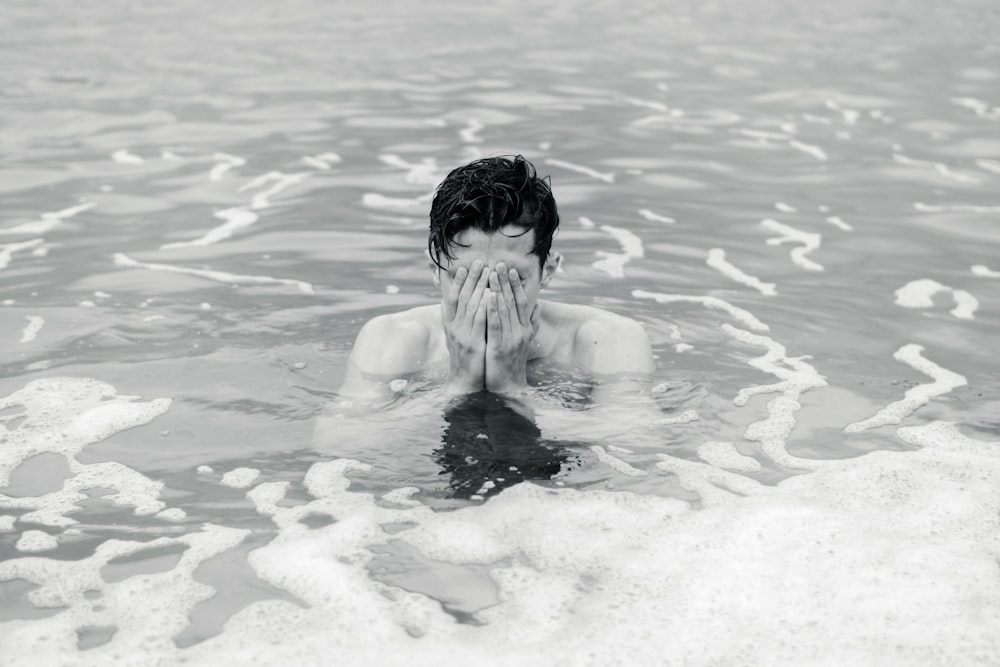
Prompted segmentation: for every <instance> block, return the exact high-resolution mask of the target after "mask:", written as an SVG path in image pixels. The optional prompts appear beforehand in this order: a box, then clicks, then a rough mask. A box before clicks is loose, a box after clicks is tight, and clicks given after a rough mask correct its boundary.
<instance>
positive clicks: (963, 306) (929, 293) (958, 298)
mask: <svg viewBox="0 0 1000 667" xmlns="http://www.w3.org/2000/svg"><path fill="white" fill-rule="evenodd" d="M939 292H951V293H952V298H953V299H954V300H955V307H954V308H953V309H952V311H951V314H952V315H954V316H955V317H957V318H959V319H963V320H971V319H973V318H974V317H975V312H976V310H977V309H978V308H979V301H978V299H976V297H974V296H972V295H971V294H969V293H968V292H966V291H965V290H957V289H952V288H951V287H948V286H947V285H942V284H941V283H939V282H938V281H936V280H931V279H929V278H922V279H920V280H911V281H910V282H908V283H906V284H905V285H903V286H902V287H900V288H899V289H898V290H896V305H897V306H903V307H904V308H930V307H932V306H933V305H934V295H935V294H938V293H939Z"/></svg>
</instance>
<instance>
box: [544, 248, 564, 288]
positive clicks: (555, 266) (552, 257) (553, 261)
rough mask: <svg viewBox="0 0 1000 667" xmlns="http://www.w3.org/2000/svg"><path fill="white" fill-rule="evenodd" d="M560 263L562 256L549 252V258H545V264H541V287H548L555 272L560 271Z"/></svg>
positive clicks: (552, 251)
mask: <svg viewBox="0 0 1000 667" xmlns="http://www.w3.org/2000/svg"><path fill="white" fill-rule="evenodd" d="M562 262H563V256H562V255H560V254H559V253H558V252H556V251H555V250H550V251H549V256H548V257H546V258H545V263H544V264H542V285H541V286H542V287H548V285H549V283H550V282H552V278H553V277H554V276H555V275H556V272H557V271H561V270H562Z"/></svg>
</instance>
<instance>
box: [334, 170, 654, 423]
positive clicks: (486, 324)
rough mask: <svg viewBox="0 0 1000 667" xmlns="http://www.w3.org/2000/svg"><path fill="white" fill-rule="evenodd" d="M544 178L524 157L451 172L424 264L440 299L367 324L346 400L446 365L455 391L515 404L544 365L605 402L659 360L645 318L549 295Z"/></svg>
mask: <svg viewBox="0 0 1000 667" xmlns="http://www.w3.org/2000/svg"><path fill="white" fill-rule="evenodd" d="M558 227H559V214H558V212H557V210H556V202H555V199H554V198H553V196H552V191H551V189H550V187H549V184H548V183H547V182H546V180H544V179H541V178H538V176H537V175H536V173H535V169H534V167H533V166H532V165H531V163H530V162H528V161H527V160H526V159H524V158H523V157H521V156H519V155H518V156H514V157H489V158H484V159H480V160H476V161H474V162H472V163H470V164H467V165H465V166H462V167H458V168H457V169H455V170H453V171H452V172H451V173H450V174H448V176H447V177H446V178H445V179H444V181H442V182H441V184H440V185H439V186H438V188H437V191H436V193H435V195H434V200H433V202H432V204H431V211H430V235H429V238H428V243H427V252H428V259H429V262H428V266H429V268H430V271H431V278H432V280H433V281H434V284H435V285H436V286H437V287H438V288H439V289H440V292H441V303H440V304H433V305H429V306H420V307H417V308H412V309H410V310H406V311H403V312H400V313H393V314H387V315H379V316H378V317H375V318H373V319H372V320H370V321H369V322H368V323H367V324H365V326H364V327H363V328H362V329H361V331H360V333H359V334H358V337H357V340H356V341H355V344H354V350H353V352H352V353H351V357H350V360H349V362H348V367H347V373H346V377H345V381H344V385H343V387H342V388H341V391H340V394H341V396H342V397H344V398H359V399H369V400H371V399H377V398H378V397H381V396H385V395H387V394H388V393H389V390H388V386H389V383H390V382H391V381H392V380H394V379H400V378H406V377H411V376H414V375H416V374H419V373H424V374H433V373H434V370H435V369H440V372H441V375H444V372H443V371H444V369H445V368H447V379H446V380H445V383H444V387H445V389H446V391H447V392H448V393H450V394H454V395H463V394H475V393H478V392H483V391H485V392H489V393H492V394H494V395H496V396H498V397H503V398H505V399H512V400H514V401H518V400H519V399H520V398H521V397H522V396H523V395H524V394H525V392H526V391H527V390H528V389H529V386H530V385H529V371H530V370H531V368H532V367H533V366H535V365H536V364H538V363H540V362H548V363H551V364H555V365H559V366H563V367H566V368H570V369H574V370H576V371H578V372H580V371H582V372H583V373H584V374H586V375H587V376H589V377H590V378H591V379H592V380H593V381H594V382H595V389H594V391H593V393H592V395H591V399H592V400H593V401H594V402H595V403H597V402H600V401H601V400H602V399H603V398H606V394H607V392H608V391H609V390H610V387H611V386H613V384H614V383H615V382H616V381H617V380H620V379H621V378H623V377H635V376H645V375H648V374H649V373H651V372H652V371H653V368H654V362H653V357H652V352H651V350H650V344H649V339H648V337H647V336H646V332H645V331H644V330H643V328H642V326H641V325H639V323H638V322H635V321H634V320H631V319H629V318H627V317H623V316H621V315H616V314H614V313H610V312H608V311H606V310H602V309H600V308H595V307H593V306H584V305H571V304H564V303H556V302H554V301H542V300H541V299H540V298H539V293H540V291H541V290H543V289H544V288H545V287H546V286H547V285H548V284H549V283H550V282H551V281H552V279H553V277H554V275H555V273H556V270H557V268H558V266H559V263H560V261H561V256H560V255H559V253H557V252H555V251H554V250H552V238H553V236H554V235H555V233H556V230H557V229H558Z"/></svg>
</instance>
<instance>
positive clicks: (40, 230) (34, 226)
mask: <svg viewBox="0 0 1000 667" xmlns="http://www.w3.org/2000/svg"><path fill="white" fill-rule="evenodd" d="M95 206H97V202H92V201H91V202H85V203H83V204H78V205H77V206H70V207H69V208H64V209H62V210H60V211H52V212H48V213H42V215H41V218H42V219H41V220H37V221H35V222H26V223H24V224H23V225H17V226H16V227H9V228H7V229H0V235H14V234H44V233H46V232H48V231H51V230H53V229H54V228H56V227H58V226H59V225H60V224H61V223H62V221H63V220H66V219H67V218H72V217H73V216H75V215H77V214H79V213H83V212H84V211H89V210H90V209H92V208H94V207H95Z"/></svg>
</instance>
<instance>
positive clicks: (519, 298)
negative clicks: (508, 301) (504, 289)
mask: <svg viewBox="0 0 1000 667" xmlns="http://www.w3.org/2000/svg"><path fill="white" fill-rule="evenodd" d="M507 277H508V279H509V283H510V285H511V289H512V291H513V292H514V304H515V305H516V307H517V319H518V321H519V322H520V323H521V326H525V327H526V326H528V324H530V323H531V315H530V314H529V313H528V295H527V294H525V293H524V285H522V284H521V275H520V274H519V273H518V272H517V269H511V270H510V271H509V272H508V276H507Z"/></svg>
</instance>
